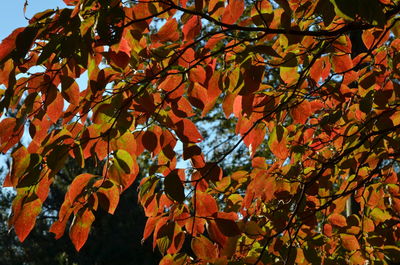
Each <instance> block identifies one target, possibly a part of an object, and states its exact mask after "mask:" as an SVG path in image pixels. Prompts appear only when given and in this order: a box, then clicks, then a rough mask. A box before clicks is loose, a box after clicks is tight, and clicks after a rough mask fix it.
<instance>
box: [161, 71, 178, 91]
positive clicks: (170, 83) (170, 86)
mask: <svg viewBox="0 0 400 265" xmlns="http://www.w3.org/2000/svg"><path fill="white" fill-rule="evenodd" d="M181 82H182V76H181V75H178V74H172V73H171V74H170V75H168V76H167V77H166V78H165V79H164V81H162V82H161V83H160V84H159V85H158V88H160V89H162V90H164V91H167V92H170V91H172V90H175V89H177V88H178V87H179V86H180V85H181Z"/></svg>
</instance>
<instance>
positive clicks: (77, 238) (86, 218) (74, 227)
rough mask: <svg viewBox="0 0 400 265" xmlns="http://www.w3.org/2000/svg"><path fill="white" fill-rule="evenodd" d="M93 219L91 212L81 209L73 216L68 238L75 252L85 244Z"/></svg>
mask: <svg viewBox="0 0 400 265" xmlns="http://www.w3.org/2000/svg"><path fill="white" fill-rule="evenodd" d="M94 219H95V218H94V215H93V213H92V211H91V210H89V209H87V208H84V209H82V210H81V211H79V212H78V214H77V215H75V217H74V220H73V221H72V224H71V227H70V230H69V237H70V238H71V241H72V243H73V244H74V246H75V249H76V250H77V251H79V250H80V249H81V248H82V247H83V245H84V244H85V242H86V240H87V238H88V236H89V232H90V228H91V226H92V223H93V221H94Z"/></svg>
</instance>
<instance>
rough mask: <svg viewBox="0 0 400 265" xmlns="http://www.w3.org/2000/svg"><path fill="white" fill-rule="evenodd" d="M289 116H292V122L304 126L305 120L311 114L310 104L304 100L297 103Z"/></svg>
mask: <svg viewBox="0 0 400 265" xmlns="http://www.w3.org/2000/svg"><path fill="white" fill-rule="evenodd" d="M290 114H291V115H292V117H293V121H294V122H296V123H300V124H305V123H306V121H307V119H308V118H309V117H310V116H311V114H312V110H311V104H310V102H309V101H307V100H304V101H303V102H301V103H299V104H298V105H296V106H295V107H294V108H292V109H291V111H290Z"/></svg>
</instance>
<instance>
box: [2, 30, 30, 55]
mask: <svg viewBox="0 0 400 265" xmlns="http://www.w3.org/2000/svg"><path fill="white" fill-rule="evenodd" d="M24 29H25V28H24V27H22V28H17V29H15V30H14V31H13V32H12V33H11V34H10V35H8V37H6V38H5V39H3V40H2V42H1V43H0V62H1V61H3V60H4V59H5V58H6V57H7V56H8V55H9V54H10V53H11V52H12V51H13V50H14V49H15V41H16V39H17V36H18V35H19V34H20V33H21V32H22V31H24Z"/></svg>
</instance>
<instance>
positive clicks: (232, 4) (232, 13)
mask: <svg viewBox="0 0 400 265" xmlns="http://www.w3.org/2000/svg"><path fill="white" fill-rule="evenodd" d="M243 11H244V1H243V0H230V1H229V3H228V5H227V6H226V9H225V12H224V14H223V15H222V22H223V23H226V24H233V23H235V22H236V21H237V20H238V19H239V18H240V16H241V15H242V14H243Z"/></svg>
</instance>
